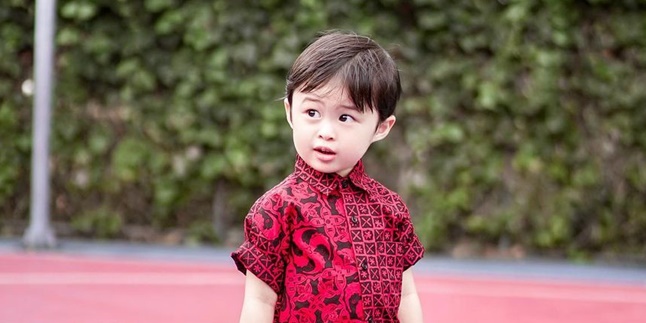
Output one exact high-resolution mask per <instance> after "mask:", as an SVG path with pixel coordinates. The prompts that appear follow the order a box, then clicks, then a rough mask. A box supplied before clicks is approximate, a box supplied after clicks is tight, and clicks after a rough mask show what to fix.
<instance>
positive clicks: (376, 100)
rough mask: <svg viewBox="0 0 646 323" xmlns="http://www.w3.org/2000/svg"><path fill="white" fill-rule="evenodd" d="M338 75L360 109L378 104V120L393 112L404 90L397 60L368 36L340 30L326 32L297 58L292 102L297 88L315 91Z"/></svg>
mask: <svg viewBox="0 0 646 323" xmlns="http://www.w3.org/2000/svg"><path fill="white" fill-rule="evenodd" d="M335 77H338V78H339V81H340V82H341V84H342V85H343V86H344V87H345V88H346V89H347V91H349V93H348V94H349V97H350V99H351V100H352V103H354V105H355V106H356V107H357V109H358V110H359V111H362V112H363V111H364V109H365V108H366V107H368V108H369V109H370V110H371V111H373V110H374V109H375V108H376V109H377V113H378V114H379V121H384V120H385V119H386V118H388V117H389V116H391V115H393V114H394V112H395V107H396V105H397V101H398V100H399V97H400V96H401V91H402V89H401V82H400V78H399V70H398V69H397V65H396V64H395V61H394V60H393V59H392V57H391V56H390V55H389V54H388V52H387V51H386V50H385V49H384V48H382V47H381V46H380V45H379V44H377V43H376V42H375V41H374V40H372V39H370V38H369V37H366V36H361V35H357V34H353V33H346V32H341V31H330V32H326V33H323V34H322V35H321V36H319V37H318V38H317V39H315V40H314V42H312V43H311V44H310V45H308V46H307V48H305V50H304V51H303V52H302V53H301V54H300V55H299V56H298V58H296V61H294V64H293V65H292V67H291V69H290V70H289V74H288V75H287V85H286V87H285V94H286V98H287V100H288V102H289V104H292V96H293V94H294V91H296V90H300V91H302V92H311V91H314V90H316V89H318V88H319V87H321V86H324V85H325V84H326V83H327V82H328V81H330V80H331V79H333V78H335Z"/></svg>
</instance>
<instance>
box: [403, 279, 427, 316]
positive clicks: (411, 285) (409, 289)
mask: <svg viewBox="0 0 646 323" xmlns="http://www.w3.org/2000/svg"><path fill="white" fill-rule="evenodd" d="M398 317H399V321H400V322H401V323H422V322H424V319H423V317H422V304H421V303H420V301H419V296H418V295H417V289H416V288H415V280H414V279H413V270H412V268H408V269H406V271H404V274H403V277H402V298H401V304H400V305H399V313H398Z"/></svg>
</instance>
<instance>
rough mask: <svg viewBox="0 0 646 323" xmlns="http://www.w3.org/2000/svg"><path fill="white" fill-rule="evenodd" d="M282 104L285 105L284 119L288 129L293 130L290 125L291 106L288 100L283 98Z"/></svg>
mask: <svg viewBox="0 0 646 323" xmlns="http://www.w3.org/2000/svg"><path fill="white" fill-rule="evenodd" d="M283 103H284V104H285V117H287V123H289V127H290V128H292V129H294V125H293V124H292V106H291V105H290V104H289V100H287V98H285V100H283Z"/></svg>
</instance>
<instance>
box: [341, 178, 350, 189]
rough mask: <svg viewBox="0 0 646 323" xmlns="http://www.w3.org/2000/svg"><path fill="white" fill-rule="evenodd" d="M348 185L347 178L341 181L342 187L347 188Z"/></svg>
mask: <svg viewBox="0 0 646 323" xmlns="http://www.w3.org/2000/svg"><path fill="white" fill-rule="evenodd" d="M348 185H349V184H348V181H347V180H344V181H342V182H341V187H343V188H348Z"/></svg>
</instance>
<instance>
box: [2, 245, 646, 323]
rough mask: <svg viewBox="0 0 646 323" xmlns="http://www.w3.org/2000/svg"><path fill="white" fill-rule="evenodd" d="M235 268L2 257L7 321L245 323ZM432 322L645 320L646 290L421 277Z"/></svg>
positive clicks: (419, 281) (641, 322) (426, 312)
mask: <svg viewBox="0 0 646 323" xmlns="http://www.w3.org/2000/svg"><path fill="white" fill-rule="evenodd" d="M243 277H244V276H242V274H239V273H238V272H236V271H235V269H234V268H233V265H232V264H215V263H193V264H191V263H177V262H174V263H171V262H161V261H151V260H146V261H143V260H142V261H134V260H130V261H127V260H123V259H116V258H113V259H110V258H94V257H81V256H69V255H57V254H11V253H10V254H0V322H3V323H14V322H15V323H22V322H25V323H32V322H34V323H41V322H47V323H50V322H51V323H63V322H74V323H76V322H93V323H95V322H96V323H101V322H115V323H117V322H118V323H128V322H132V323H135V322H136V323H146V322H164V323H172V322H194V323H200V322H237V319H238V314H239V311H240V307H241V301H242V297H243V283H244V278H243ZM416 282H417V288H418V291H419V293H420V298H421V300H422V304H423V307H424V316H425V319H426V322H429V323H430V322H433V323H461V322H478V323H507V322H523V323H533V322H537V323H538V322H541V323H542V322H549V323H566V322H567V323H579V322H581V323H583V322H585V323H595V322H598V323H601V322H613V323H633V322H634V323H637V322H639V323H645V322H646V286H644V285H641V286H630V285H626V284H610V283H605V284H601V283H599V284H594V283H589V282H588V283H583V282H563V281H548V280H519V279H501V278H490V277H489V278H488V277H473V276H463V275H460V276H458V275H455V276H451V275H445V276H438V275H432V276H430V275H428V276H427V275H421V274H419V273H418V274H417V276H416Z"/></svg>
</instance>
